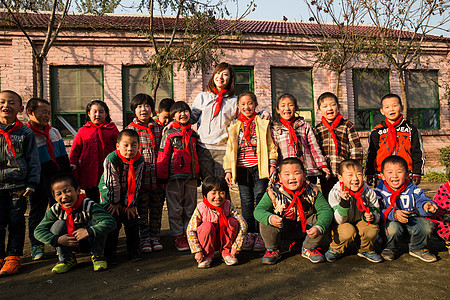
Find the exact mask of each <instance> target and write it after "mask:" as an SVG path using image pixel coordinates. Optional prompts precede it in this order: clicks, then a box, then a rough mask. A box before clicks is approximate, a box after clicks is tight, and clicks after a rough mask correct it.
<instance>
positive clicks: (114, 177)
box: [103, 159, 121, 204]
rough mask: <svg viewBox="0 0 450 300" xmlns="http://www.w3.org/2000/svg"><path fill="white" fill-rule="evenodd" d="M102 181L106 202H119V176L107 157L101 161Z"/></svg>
mask: <svg viewBox="0 0 450 300" xmlns="http://www.w3.org/2000/svg"><path fill="white" fill-rule="evenodd" d="M103 168H104V173H103V176H104V182H105V187H106V190H107V192H106V197H107V199H105V200H107V202H108V203H110V204H118V203H120V188H121V187H120V178H119V173H118V172H117V170H116V168H115V167H114V165H113V163H112V162H111V161H110V160H109V159H105V162H104V163H103Z"/></svg>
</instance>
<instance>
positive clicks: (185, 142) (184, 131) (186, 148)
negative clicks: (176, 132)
mask: <svg viewBox="0 0 450 300" xmlns="http://www.w3.org/2000/svg"><path fill="white" fill-rule="evenodd" d="M172 127H173V128H176V129H179V128H181V133H182V134H183V138H182V140H183V149H184V151H186V153H187V154H189V156H191V152H190V151H189V141H190V140H191V135H190V134H189V133H188V130H190V129H191V124H187V125H186V126H183V125H181V124H180V123H178V122H176V121H173V124H172Z"/></svg>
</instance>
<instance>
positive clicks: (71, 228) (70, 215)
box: [60, 194, 86, 236]
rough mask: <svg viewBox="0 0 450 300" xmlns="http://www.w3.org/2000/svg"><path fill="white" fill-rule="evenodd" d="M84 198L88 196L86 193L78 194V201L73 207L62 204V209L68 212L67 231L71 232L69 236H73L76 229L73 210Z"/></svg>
mask: <svg viewBox="0 0 450 300" xmlns="http://www.w3.org/2000/svg"><path fill="white" fill-rule="evenodd" d="M84 198H86V195H85V194H80V195H78V199H77V202H75V205H74V206H73V207H70V208H65V207H63V206H62V205H60V207H61V208H62V210H64V211H65V212H66V215H67V219H66V226H67V233H68V234H69V236H73V231H74V229H75V224H74V221H73V212H74V211H76V210H77V209H78V208H79V207H80V205H81V203H82V202H83V200H84Z"/></svg>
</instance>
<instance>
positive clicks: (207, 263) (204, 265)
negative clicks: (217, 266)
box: [197, 257, 212, 269]
mask: <svg viewBox="0 0 450 300" xmlns="http://www.w3.org/2000/svg"><path fill="white" fill-rule="evenodd" d="M211 262H212V258H211V257H205V258H204V259H203V260H202V262H199V263H198V265H197V267H199V269H207V268H209V267H210V266H211Z"/></svg>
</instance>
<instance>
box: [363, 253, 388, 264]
mask: <svg viewBox="0 0 450 300" xmlns="http://www.w3.org/2000/svg"><path fill="white" fill-rule="evenodd" d="M358 256H359V257H364V258H365V259H367V260H368V261H371V262H373V263H379V262H382V261H383V258H382V257H381V255H380V254H378V253H376V252H375V251H367V252H358Z"/></svg>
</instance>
